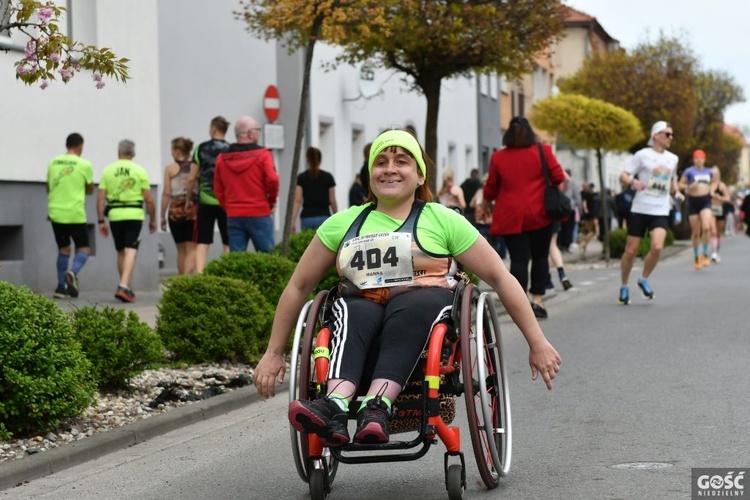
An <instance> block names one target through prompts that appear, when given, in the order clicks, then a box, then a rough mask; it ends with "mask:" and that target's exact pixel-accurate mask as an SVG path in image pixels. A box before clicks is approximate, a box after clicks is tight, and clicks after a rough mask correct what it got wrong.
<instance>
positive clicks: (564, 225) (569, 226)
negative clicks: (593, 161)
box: [557, 168, 581, 252]
mask: <svg viewBox="0 0 750 500" xmlns="http://www.w3.org/2000/svg"><path fill="white" fill-rule="evenodd" d="M565 173H566V174H567V175H568V180H567V181H566V182H565V189H564V191H563V192H564V193H565V195H566V196H567V197H568V199H570V202H571V204H572V205H573V212H574V213H573V214H571V216H570V217H568V218H567V219H565V220H563V221H560V233H559V234H558V235H557V247H558V248H559V249H560V250H562V251H563V252H569V251H570V250H571V248H570V247H571V245H573V244H575V246H576V247H577V246H578V244H577V243H576V241H577V240H578V221H577V220H576V213H577V214H580V213H581V188H580V187H579V186H578V183H577V182H576V181H574V180H573V177H572V176H573V173H572V172H571V170H570V169H569V168H566V169H565ZM579 216H580V215H579Z"/></svg>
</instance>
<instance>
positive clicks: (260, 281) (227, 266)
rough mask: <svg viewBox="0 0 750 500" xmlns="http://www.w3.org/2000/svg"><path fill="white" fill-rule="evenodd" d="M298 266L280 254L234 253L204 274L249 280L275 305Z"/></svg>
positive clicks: (215, 262) (213, 262)
mask: <svg viewBox="0 0 750 500" xmlns="http://www.w3.org/2000/svg"><path fill="white" fill-rule="evenodd" d="M294 267H295V264H294V262H292V261H291V260H289V259H287V258H286V257H282V256H281V255H278V254H270V253H263V252H255V253H252V252H231V253H226V254H224V255H222V256H221V258H219V259H216V260H212V261H211V262H209V263H208V265H207V266H206V268H205V269H204V270H203V274H207V275H210V276H220V277H223V278H236V279H241V280H243V281H248V282H250V283H252V284H253V285H255V286H257V287H259V288H261V289H262V290H263V294H264V295H265V296H266V300H268V302H269V303H270V304H272V305H273V306H275V305H276V304H277V303H278V302H279V297H281V292H283V291H284V287H285V286H286V284H287V283H288V282H289V278H291V276H292V273H293V272H294Z"/></svg>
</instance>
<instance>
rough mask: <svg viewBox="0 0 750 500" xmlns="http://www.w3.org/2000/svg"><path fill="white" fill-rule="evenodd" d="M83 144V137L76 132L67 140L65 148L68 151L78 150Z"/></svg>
mask: <svg viewBox="0 0 750 500" xmlns="http://www.w3.org/2000/svg"><path fill="white" fill-rule="evenodd" d="M81 144H83V136H82V135H81V134H78V133H76V132H73V133H72V134H70V135H69V136H68V138H67V139H65V147H66V148H68V149H73V148H77V147H78V146H80V145H81Z"/></svg>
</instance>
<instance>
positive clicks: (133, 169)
mask: <svg viewBox="0 0 750 500" xmlns="http://www.w3.org/2000/svg"><path fill="white" fill-rule="evenodd" d="M99 189H103V190H105V191H106V192H107V204H108V205H109V206H110V207H112V208H111V209H110V211H109V213H108V214H107V217H108V218H109V220H110V221H111V222H119V221H122V220H144V219H145V218H146V217H145V214H144V212H143V207H142V206H141V208H138V207H118V205H123V204H128V205H138V204H139V203H140V204H141V205H142V204H143V190H144V189H151V185H150V184H149V182H148V173H147V172H146V169H145V168H143V167H141V166H140V165H137V164H136V163H133V161H132V160H117V161H116V162H114V163H113V164H112V165H110V166H108V167H107V168H105V169H104V172H102V181H101V182H100V183H99Z"/></svg>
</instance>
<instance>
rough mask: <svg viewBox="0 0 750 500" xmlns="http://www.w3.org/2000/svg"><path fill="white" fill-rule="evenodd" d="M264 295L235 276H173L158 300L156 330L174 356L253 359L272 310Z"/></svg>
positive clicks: (265, 339) (263, 340)
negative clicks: (159, 300)
mask: <svg viewBox="0 0 750 500" xmlns="http://www.w3.org/2000/svg"><path fill="white" fill-rule="evenodd" d="M265 295H266V294H265V293H264V292H263V291H262V290H261V289H259V288H258V287H256V286H255V285H253V284H252V283H249V282H247V281H243V280H238V279H234V278H223V277H219V276H210V275H206V274H198V275H192V276H175V277H174V278H172V279H170V280H169V281H168V283H167V289H166V290H165V292H164V295H163V297H162V299H161V302H160V303H159V315H158V317H157V320H156V331H157V333H158V334H159V336H160V337H161V339H162V341H163V342H164V345H165V347H166V348H167V350H168V351H170V354H171V357H172V359H174V360H175V361H184V362H187V363H204V362H222V361H227V360H228V361H232V362H236V361H244V362H256V361H258V360H259V359H260V356H261V355H262V352H263V350H264V349H265V346H266V344H267V343H268V339H269V336H270V332H271V321H272V318H273V311H274V309H273V307H274V306H273V305H271V304H270V303H269V302H268V301H267V300H266V297H265Z"/></svg>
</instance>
